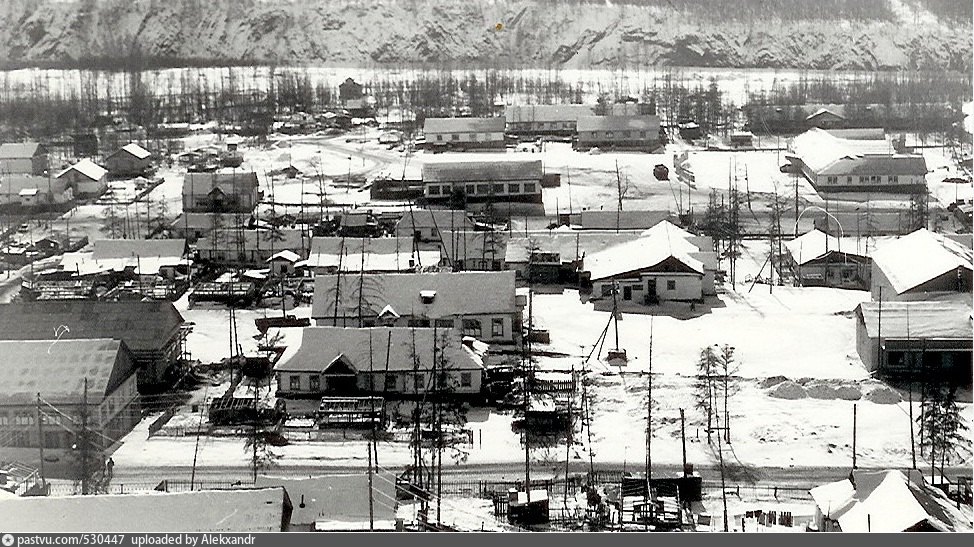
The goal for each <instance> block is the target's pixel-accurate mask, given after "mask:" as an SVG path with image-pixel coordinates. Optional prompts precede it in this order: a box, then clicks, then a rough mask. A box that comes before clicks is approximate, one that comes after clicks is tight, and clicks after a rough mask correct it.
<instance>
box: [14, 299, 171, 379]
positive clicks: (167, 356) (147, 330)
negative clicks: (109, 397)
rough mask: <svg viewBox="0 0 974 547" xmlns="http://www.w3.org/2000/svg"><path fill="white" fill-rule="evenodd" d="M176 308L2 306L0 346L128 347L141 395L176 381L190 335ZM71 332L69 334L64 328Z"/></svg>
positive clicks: (140, 305) (167, 305)
mask: <svg viewBox="0 0 974 547" xmlns="http://www.w3.org/2000/svg"><path fill="white" fill-rule="evenodd" d="M183 323H184V321H183V317H182V315H180V313H179V312H178V311H177V310H176V308H175V306H173V304H172V302H164V301H146V302H132V301H126V302H112V301H95V302H92V301H62V302H18V303H13V304H0V340H50V339H52V337H59V339H61V340H89V339H95V338H97V339H101V338H112V339H117V340H121V341H122V342H125V345H126V346H127V347H128V349H129V351H131V352H132V357H133V360H134V361H135V365H136V366H137V367H138V386H139V391H140V392H151V391H153V390H156V389H158V388H159V387H161V386H165V385H167V384H168V383H169V382H170V381H171V380H173V378H172V376H171V374H172V372H173V371H174V370H175V367H176V365H177V363H178V362H179V360H180V359H181V358H182V355H183V350H184V347H183V344H184V341H185V336H186V331H185V330H184V328H183ZM65 327H67V328H65Z"/></svg>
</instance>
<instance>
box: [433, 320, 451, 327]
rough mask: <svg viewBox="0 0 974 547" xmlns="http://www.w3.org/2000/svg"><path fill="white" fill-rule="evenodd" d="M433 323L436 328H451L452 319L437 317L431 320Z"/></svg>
mask: <svg viewBox="0 0 974 547" xmlns="http://www.w3.org/2000/svg"><path fill="white" fill-rule="evenodd" d="M433 324H434V325H436V328H438V329H452V328H453V319H437V320H436V321H434V322H433Z"/></svg>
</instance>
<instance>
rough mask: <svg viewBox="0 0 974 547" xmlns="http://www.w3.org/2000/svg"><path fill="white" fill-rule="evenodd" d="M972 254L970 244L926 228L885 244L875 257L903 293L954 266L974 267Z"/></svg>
mask: <svg viewBox="0 0 974 547" xmlns="http://www.w3.org/2000/svg"><path fill="white" fill-rule="evenodd" d="M972 255H974V253H972V251H971V249H970V248H969V247H966V246H965V245H963V244H961V243H958V242H957V241H954V240H953V239H950V238H946V237H944V236H942V235H940V234H935V233H933V232H931V231H929V230H927V229H925V228H922V229H920V230H917V231H915V232H913V233H911V234H909V235H906V236H903V237H901V238H898V239H894V240H892V241H889V242H887V243H885V244H883V245H881V246H880V247H879V248H878V249H876V250H875V251H873V253H872V259H873V264H875V265H876V266H877V267H878V268H879V269H880V270H881V271H882V272H883V275H885V276H886V279H887V280H889V282H890V285H891V286H892V287H893V290H895V291H896V294H903V293H904V292H906V291H908V290H910V289H912V288H914V287H917V286H918V285H922V284H923V283H926V282H927V281H930V280H931V279H935V278H937V277H939V276H941V275H943V274H945V273H947V272H949V271H951V270H955V269H957V268H966V269H968V270H970V269H972V266H971V264H972V260H974V256H972Z"/></svg>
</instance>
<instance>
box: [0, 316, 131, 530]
mask: <svg viewBox="0 0 974 547" xmlns="http://www.w3.org/2000/svg"><path fill="white" fill-rule="evenodd" d="M43 334H44V335H46V339H40V340H29V339H20V340H0V355H3V356H4V367H3V368H4V371H3V372H4V373H3V374H2V375H0V435H3V438H4V439H6V441H5V442H4V445H5V446H6V447H16V448H29V447H34V448H36V447H37V446H39V440H38V439H39V438H40V436H41V435H42V436H43V439H42V441H43V443H44V448H45V449H48V450H50V451H51V452H49V454H59V455H60V456H61V457H65V456H67V454H68V453H69V452H70V450H71V446H72V445H73V444H74V443H75V442H76V437H75V434H74V431H73V427H74V426H73V425H72V424H71V422H70V421H68V422H67V423H64V424H62V419H63V420H65V421H67V420H69V417H70V419H71V420H73V419H76V417H77V416H80V415H81V414H82V413H84V412H86V413H87V415H88V416H89V419H88V425H89V427H91V429H92V430H93V431H95V432H96V437H97V438H96V445H97V446H100V447H102V448H107V445H108V444H110V443H111V442H112V441H113V440H117V439H120V438H121V437H123V436H124V435H125V434H126V433H128V432H129V431H131V430H132V428H133V427H134V426H135V424H137V423H138V422H139V420H140V419H141V417H142V413H141V410H140V407H139V398H138V395H139V394H138V391H137V389H136V363H135V359H134V357H133V356H132V354H131V352H129V350H128V348H127V347H126V345H125V343H124V342H121V341H119V340H113V339H110V338H92V339H85V340H71V339H60V340H59V339H58V336H57V333H56V332H55V331H50V332H47V333H43ZM38 394H39V396H40V398H41V399H43V400H44V401H45V402H46V403H47V404H50V405H53V407H56V408H57V409H58V410H59V411H60V412H62V413H63V414H64V415H63V416H58V415H56V414H53V413H51V414H49V413H48V412H45V413H44V414H45V419H44V423H43V424H40V425H39V426H38V425H37V424H36V422H35V419H36V416H37V412H38V410H37V403H38V400H37V396H38ZM27 426H31V427H27ZM62 426H68V427H67V428H65V427H62ZM31 452H33V451H31ZM7 524H10V523H9V522H7ZM5 529H7V530H9V529H10V527H9V526H7V527H6V528H5Z"/></svg>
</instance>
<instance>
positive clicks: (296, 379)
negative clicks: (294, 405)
mask: <svg viewBox="0 0 974 547" xmlns="http://www.w3.org/2000/svg"><path fill="white" fill-rule="evenodd" d="M300 390H301V377H300V376H298V375H297V374H293V375H292V376H291V391H300Z"/></svg>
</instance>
